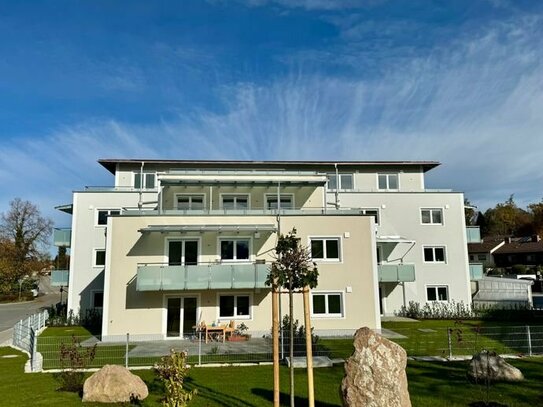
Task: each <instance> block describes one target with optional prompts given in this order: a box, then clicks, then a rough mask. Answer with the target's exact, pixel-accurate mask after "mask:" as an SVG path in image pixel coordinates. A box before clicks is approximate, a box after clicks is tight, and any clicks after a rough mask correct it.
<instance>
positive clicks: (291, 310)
mask: <svg viewBox="0 0 543 407" xmlns="http://www.w3.org/2000/svg"><path fill="white" fill-rule="evenodd" d="M288 300H289V304H288V313H289V320H290V321H289V322H290V326H289V335H290V338H289V348H290V349H289V357H290V407H294V325H293V318H294V295H293V291H292V280H291V282H290V284H289V287H288Z"/></svg>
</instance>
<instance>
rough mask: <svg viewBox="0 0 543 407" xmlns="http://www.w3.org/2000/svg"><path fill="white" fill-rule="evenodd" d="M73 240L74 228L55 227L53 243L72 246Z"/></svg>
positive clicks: (60, 245)
mask: <svg viewBox="0 0 543 407" xmlns="http://www.w3.org/2000/svg"><path fill="white" fill-rule="evenodd" d="M71 241H72V229H70V228H62V229H59V228H54V229H53V244H54V245H55V246H57V247H70V244H71Z"/></svg>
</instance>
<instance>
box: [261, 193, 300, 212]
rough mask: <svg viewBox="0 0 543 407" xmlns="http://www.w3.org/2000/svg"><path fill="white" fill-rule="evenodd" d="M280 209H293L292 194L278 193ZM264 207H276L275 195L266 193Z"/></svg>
mask: <svg viewBox="0 0 543 407" xmlns="http://www.w3.org/2000/svg"><path fill="white" fill-rule="evenodd" d="M279 200H280V204H281V209H294V197H293V196H292V195H279ZM266 208H267V209H277V208H278V206H277V195H266Z"/></svg>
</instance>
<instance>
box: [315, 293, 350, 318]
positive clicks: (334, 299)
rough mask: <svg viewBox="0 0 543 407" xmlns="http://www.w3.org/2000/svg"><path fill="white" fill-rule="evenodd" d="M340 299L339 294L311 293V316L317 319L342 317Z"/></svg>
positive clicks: (341, 301)
mask: <svg viewBox="0 0 543 407" xmlns="http://www.w3.org/2000/svg"><path fill="white" fill-rule="evenodd" d="M342 297H343V296H342V294H341V293H312V294H311V305H312V315H313V316H317V317H342V316H343V298H342Z"/></svg>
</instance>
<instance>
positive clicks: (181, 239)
mask: <svg viewBox="0 0 543 407" xmlns="http://www.w3.org/2000/svg"><path fill="white" fill-rule="evenodd" d="M187 241H191V242H194V241H197V242H198V259H197V264H196V265H199V264H200V263H201V262H202V261H201V260H202V238H201V237H200V236H190V237H189V236H186V237H177V236H176V237H174V236H168V237H165V238H164V264H170V242H183V249H182V250H183V254H182V256H181V262H182V264H181V265H180V266H182V267H184V266H185V265H186V264H185V261H186V259H185V243H186V242H187Z"/></svg>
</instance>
